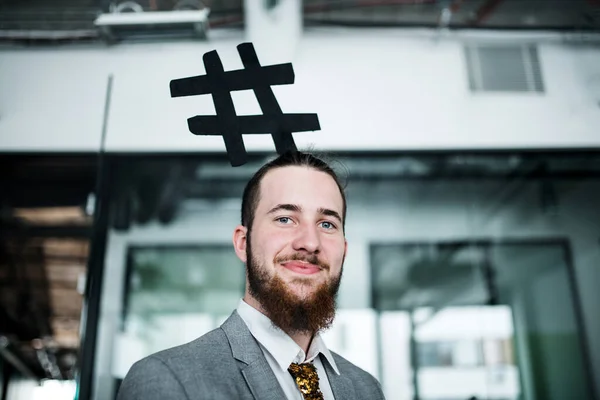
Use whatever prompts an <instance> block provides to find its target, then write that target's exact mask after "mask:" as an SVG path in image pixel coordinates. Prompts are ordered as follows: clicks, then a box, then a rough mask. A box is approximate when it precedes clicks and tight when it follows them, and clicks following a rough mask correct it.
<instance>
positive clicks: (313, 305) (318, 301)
mask: <svg viewBox="0 0 600 400" xmlns="http://www.w3.org/2000/svg"><path fill="white" fill-rule="evenodd" d="M246 260H247V261H246V265H247V266H246V273H247V275H248V287H249V293H250V295H252V297H254V299H256V300H257V301H258V302H259V303H260V305H261V307H262V309H263V311H264V312H265V314H266V315H267V316H268V317H269V319H270V320H271V322H272V323H273V325H274V326H276V327H277V328H279V329H281V330H282V331H284V332H285V333H287V334H288V335H291V334H296V333H309V334H315V333H317V332H320V331H324V330H326V329H327V328H329V327H330V326H331V324H332V323H333V320H334V318H335V310H336V299H337V293H338V290H339V287H340V282H341V278H342V270H343V265H342V269H341V270H340V274H339V275H338V276H337V277H333V278H332V280H331V281H330V282H323V283H321V284H319V285H318V286H316V287H315V285H314V284H313V283H311V280H310V278H300V277H298V278H296V279H294V280H293V281H292V283H295V284H297V285H300V286H305V288H304V289H306V291H307V295H306V296H304V297H303V298H302V297H300V296H298V295H297V294H295V293H294V292H292V291H291V290H290V288H288V286H287V284H286V283H285V282H284V281H283V279H281V277H280V276H278V274H277V272H276V271H275V272H274V273H273V275H272V276H270V275H269V273H268V272H267V269H266V267H265V266H264V264H261V262H260V261H259V260H258V259H256V258H255V257H254V255H253V253H252V245H251V242H250V233H248V236H247V245H246ZM289 260H302V261H305V262H309V263H311V264H314V265H318V266H319V267H320V268H321V269H329V265H328V264H326V263H324V262H322V261H320V260H319V259H318V257H317V255H314V254H313V255H307V256H303V255H302V254H299V253H295V254H292V255H290V256H285V257H277V258H276V259H275V260H273V265H275V266H276V265H277V264H279V263H281V262H284V261H289ZM342 264H343V263H342ZM308 292H312V293H308Z"/></svg>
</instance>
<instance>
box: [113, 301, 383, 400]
mask: <svg viewBox="0 0 600 400" xmlns="http://www.w3.org/2000/svg"><path fill="white" fill-rule="evenodd" d="M332 354H333V357H334V359H335V362H336V364H337V366H338V368H339V370H340V375H337V374H336V373H335V372H334V371H333V368H332V367H331V365H330V364H329V362H328V361H327V359H326V358H325V357H321V360H322V361H323V365H324V367H325V370H326V372H327V377H328V378H329V383H330V384H331V389H332V390H333V394H334V396H335V398H336V400H367V399H368V400H371V399H374V400H377V399H384V396H383V392H382V391H381V386H380V384H379V382H377V380H376V379H375V378H374V377H373V376H371V375H370V374H369V373H367V372H365V371H363V370H362V369H360V368H358V367H357V366H355V365H353V364H352V363H350V362H349V361H347V360H346V359H344V358H343V357H341V356H339V355H337V354H335V353H333V352H332ZM117 399H118V400H165V399H174V400H184V399H186V400H208V399H215V400H216V399H219V400H221V399H243V400H250V399H255V400H282V399H285V395H284V393H283V390H282V389H281V387H280V386H279V383H278V382H277V378H275V375H274V374H273V371H272V370H271V367H270V366H269V364H268V362H267V360H266V358H265V357H264V355H263V353H262V350H261V349H260V347H259V345H258V343H257V342H256V340H255V339H254V337H253V336H252V334H251V333H250V331H249V330H248V327H247V326H246V324H245V323H244V321H243V320H242V318H241V317H240V316H239V315H238V313H237V311H234V312H233V314H231V316H230V317H229V318H228V319H227V320H226V321H225V322H224V323H223V325H221V327H220V328H217V329H215V330H213V331H211V332H209V333H207V334H206V335H204V336H202V337H200V338H198V339H196V340H194V341H193V342H190V343H187V344H184V345H182V346H178V347H174V348H172V349H168V350H164V351H161V352H159V353H156V354H153V355H151V356H149V357H146V358H144V359H143V360H140V361H138V362H137V363H135V364H134V365H133V366H132V367H131V369H130V370H129V372H128V373H127V376H126V377H125V379H124V380H123V383H122V384H121V387H120V389H119V394H118V397H117Z"/></svg>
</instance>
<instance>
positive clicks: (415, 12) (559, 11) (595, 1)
mask: <svg viewBox="0 0 600 400" xmlns="http://www.w3.org/2000/svg"><path fill="white" fill-rule="evenodd" d="M280 1H281V0H280ZM125 3H127V6H125V7H122V8H123V9H124V10H129V11H131V10H132V9H138V10H139V9H143V10H144V11H152V10H160V11H167V10H173V9H194V8H202V7H204V6H207V7H209V8H210V10H211V14H210V25H211V28H212V29H217V28H221V27H242V26H243V21H244V18H243V13H244V11H243V0H135V1H133V0H115V1H112V2H111V1H110V0H59V1H54V2H47V1H44V0H0V38H3V39H4V40H6V39H10V38H11V37H17V38H20V39H27V37H30V38H35V37H43V36H40V35H39V33H40V32H54V33H55V34H54V36H53V37H54V38H55V39H63V40H96V39H98V37H99V36H98V32H97V31H96V29H95V27H94V25H93V21H94V19H95V18H96V16H97V15H98V14H99V13H102V12H109V10H113V11H114V10H115V8H116V7H119V5H121V6H123V5H124V4H125ZM134 3H135V4H134ZM274 3H277V1H275V2H274ZM136 4H137V5H136ZM303 7H304V22H305V26H306V27H310V26H314V25H350V26H398V27H403V26H404V27H406V26H408V27H412V26H418V27H450V28H455V29H462V28H475V29H477V28H482V29H525V30H536V29H544V30H565V31H599V30H600V0H379V1H377V0H372V1H369V0H329V1H323V0H304V2H303ZM24 32H28V34H29V36H28V35H27V34H24ZM57 32H60V35H59V34H57ZM11 35H12V36H11ZM36 35H37V36H36Z"/></svg>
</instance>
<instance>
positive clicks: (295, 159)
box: [242, 151, 346, 230]
mask: <svg viewBox="0 0 600 400" xmlns="http://www.w3.org/2000/svg"><path fill="white" fill-rule="evenodd" d="M290 166H304V167H308V168H312V169H314V170H316V171H320V172H324V173H326V174H327V175H329V176H331V177H332V178H333V180H334V181H335V183H336V185H337V187H338V188H339V189H340V194H341V195H342V201H343V207H344V208H343V210H342V225H343V227H345V225H346V195H345V193H344V187H343V186H342V184H341V182H340V179H339V177H338V175H337V174H336V173H335V171H334V170H333V168H331V167H330V166H329V164H327V163H326V162H325V161H323V160H322V159H320V158H318V157H316V156H314V155H312V154H309V153H303V152H300V151H288V152H286V153H284V154H282V155H280V156H279V157H277V158H276V159H274V160H273V161H270V162H268V163H267V164H265V165H263V166H262V167H260V169H259V170H258V171H257V172H256V173H255V174H254V175H253V176H252V178H251V179H250V180H249V181H248V183H247V184H246V187H245V188H244V195H243V196H242V225H244V226H245V227H246V228H248V230H250V228H251V227H252V222H254V213H255V211H256V207H258V202H259V200H260V183H261V181H262V179H263V178H264V177H265V175H266V174H267V172H269V171H271V170H273V169H276V168H283V167H290Z"/></svg>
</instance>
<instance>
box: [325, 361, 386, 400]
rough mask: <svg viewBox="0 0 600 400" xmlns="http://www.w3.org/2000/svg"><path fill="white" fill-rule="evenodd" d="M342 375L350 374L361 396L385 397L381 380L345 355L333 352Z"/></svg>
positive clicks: (371, 397) (370, 397)
mask: <svg viewBox="0 0 600 400" xmlns="http://www.w3.org/2000/svg"><path fill="white" fill-rule="evenodd" d="M331 354H332V355H333V359H334V360H335V363H336V364H337V367H338V369H339V370H340V373H341V374H342V375H345V376H348V377H349V378H350V380H351V381H352V382H353V383H354V384H355V385H354V388H355V390H356V391H357V394H359V398H368V399H384V398H385V397H384V395H383V390H382V389H381V384H380V383H379V381H378V380H377V379H376V378H375V377H374V376H373V375H371V374H370V373H368V372H367V371H365V370H364V369H362V368H360V367H358V366H356V365H354V364H353V363H351V362H350V361H348V360H347V359H345V358H344V357H342V356H340V355H339V354H337V353H335V352H333V351H332V352H331Z"/></svg>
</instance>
